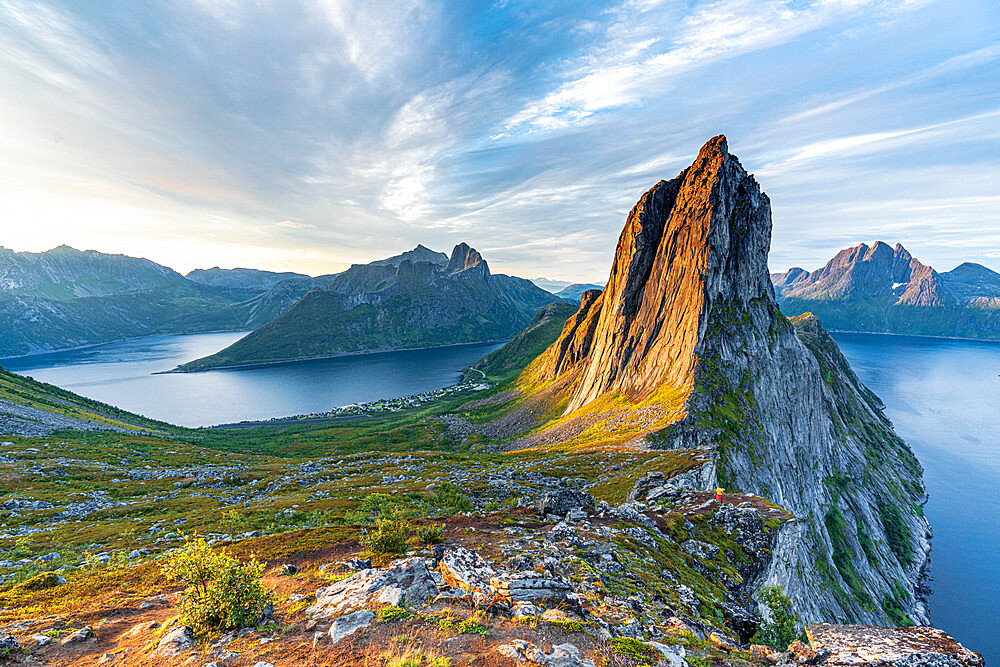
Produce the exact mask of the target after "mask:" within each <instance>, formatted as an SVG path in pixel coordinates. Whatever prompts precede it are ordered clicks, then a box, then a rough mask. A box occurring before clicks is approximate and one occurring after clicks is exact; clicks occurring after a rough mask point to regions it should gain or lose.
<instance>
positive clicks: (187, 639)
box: [154, 625, 194, 657]
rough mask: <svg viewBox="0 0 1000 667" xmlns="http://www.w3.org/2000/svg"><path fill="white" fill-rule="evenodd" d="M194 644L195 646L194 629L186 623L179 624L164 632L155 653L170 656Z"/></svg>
mask: <svg viewBox="0 0 1000 667" xmlns="http://www.w3.org/2000/svg"><path fill="white" fill-rule="evenodd" d="M192 646H194V631H193V630H192V629H191V628H189V627H188V626H186V625H177V626H174V627H172V628H170V629H169V630H167V631H166V632H165V633H163V636H162V637H160V641H159V642H157V644H156V651H155V652H154V653H155V654H156V655H158V656H163V657H170V656H175V655H177V654H178V653H182V652H184V651H186V650H188V649H190V648H191V647H192Z"/></svg>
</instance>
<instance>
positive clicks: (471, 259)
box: [444, 242, 489, 275]
mask: <svg viewBox="0 0 1000 667" xmlns="http://www.w3.org/2000/svg"><path fill="white" fill-rule="evenodd" d="M473 267H481V270H482V271H483V272H484V274H485V275H489V269H488V268H487V265H486V260H484V259H483V256H482V255H480V254H479V252H478V251H477V250H476V249H475V248H472V247H470V246H469V244H468V243H464V242H463V243H459V244H458V245H457V246H455V249H454V250H452V251H451V259H449V260H448V264H447V265H446V266H445V268H444V272H445V273H446V274H448V275H451V274H454V273H458V272H460V271H465V270H467V269H471V268H473Z"/></svg>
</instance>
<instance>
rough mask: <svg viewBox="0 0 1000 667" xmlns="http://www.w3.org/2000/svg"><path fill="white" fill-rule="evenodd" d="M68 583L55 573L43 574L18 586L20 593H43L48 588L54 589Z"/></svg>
mask: <svg viewBox="0 0 1000 667" xmlns="http://www.w3.org/2000/svg"><path fill="white" fill-rule="evenodd" d="M64 581H66V580H65V579H63V578H62V577H60V576H59V575H58V574H56V573H55V572H42V573H41V574H39V575H37V576H34V577H32V578H31V579H28V580H27V581H25V582H23V583H20V584H18V585H17V589H18V590H20V591H43V590H45V589H46V588H53V587H55V586H58V585H59V584H61V583H63V582H64Z"/></svg>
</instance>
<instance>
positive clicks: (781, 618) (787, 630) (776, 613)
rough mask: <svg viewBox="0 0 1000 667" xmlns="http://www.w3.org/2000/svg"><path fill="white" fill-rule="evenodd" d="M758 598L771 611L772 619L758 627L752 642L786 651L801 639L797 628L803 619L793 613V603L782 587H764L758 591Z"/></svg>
mask: <svg viewBox="0 0 1000 667" xmlns="http://www.w3.org/2000/svg"><path fill="white" fill-rule="evenodd" d="M757 597H758V598H759V599H760V601H761V602H762V603H763V604H764V606H766V607H767V608H768V609H769V610H770V612H771V614H770V616H771V619H770V620H769V621H764V622H762V623H761V624H760V626H758V628H757V632H756V634H754V636H753V639H751V641H752V642H753V643H754V644H764V645H766V646H770V647H771V648H773V649H776V650H778V651H784V650H785V649H787V648H788V645H789V644H791V643H792V642H793V641H794V640H795V639H797V638H798V637H799V633H798V631H797V629H796V628H797V626H798V624H799V623H801V622H802V619H801V618H799V615H798V614H796V613H794V612H792V601H791V600H789V599H788V596H787V595H785V593H784V591H782V590H781V586H764V587H763V588H761V589H760V590H759V591H757Z"/></svg>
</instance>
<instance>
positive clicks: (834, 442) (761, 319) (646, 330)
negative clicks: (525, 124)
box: [482, 136, 930, 625]
mask: <svg viewBox="0 0 1000 667" xmlns="http://www.w3.org/2000/svg"><path fill="white" fill-rule="evenodd" d="M770 238H771V206H770V201H769V199H768V197H767V196H766V195H765V194H764V193H762V192H761V190H760V187H759V185H758V184H757V182H756V181H755V180H754V178H753V177H752V176H751V175H749V174H748V173H747V172H746V171H745V170H744V168H743V167H742V166H741V165H740V162H739V160H738V159H737V158H736V157H735V156H733V155H731V154H730V153H729V151H728V146H727V142H726V139H725V137H722V136H719V137H715V138H714V139H712V140H711V141H709V142H708V143H707V144H705V146H704V147H703V148H702V149H701V152H700V153H699V155H698V158H697V159H696V160H695V162H694V163H693V164H692V165H691V166H690V167H688V168H687V169H685V170H684V171H683V172H681V173H680V175H678V176H677V177H676V178H674V179H673V180H670V181H660V182H659V183H657V184H656V185H655V186H653V188H651V189H650V190H649V191H648V192H646V193H645V194H644V195H643V196H642V198H641V199H640V200H639V202H638V203H637V204H636V205H635V207H634V208H633V209H632V211H631V213H630V214H629V216H628V220H627V222H626V225H625V228H624V230H623V231H622V234H621V237H620V238H619V241H618V247H617V250H616V253H615V258H614V263H613V266H612V270H611V276H610V278H609V280H608V283H607V286H606V287H605V289H604V290H603V292H598V291H596V290H595V291H590V292H586V293H584V294H583V298H582V303H581V306H580V309H579V311H578V312H577V313H576V314H575V315H573V316H572V317H570V319H569V320H568V321H567V322H566V324H565V326H564V328H563V331H562V333H561V334H560V336H559V338H558V339H557V340H556V341H555V342H554V343H553V344H552V345H551V346H550V347H549V348H548V349H547V350H546V351H545V352H544V353H543V354H542V355H541V356H539V357H538V358H537V359H535V361H534V362H532V364H531V365H530V366H528V368H527V369H525V371H524V372H523V373H522V375H521V376H520V378H519V380H518V388H519V391H520V394H519V396H518V397H517V398H516V399H515V400H514V403H513V407H512V409H511V411H510V412H508V414H506V415H504V416H503V417H500V418H499V419H498V420H496V421H495V422H494V423H492V424H487V425H486V426H484V427H482V430H483V431H484V432H486V433H487V434H491V435H497V434H500V433H503V432H505V428H506V433H508V434H511V435H512V436H513V437H514V439H513V440H512V441H510V443H509V444H508V445H507V446H508V448H516V449H521V448H526V447H549V446H559V447H588V446H592V445H593V443H595V442H600V443H602V444H601V445H600V446H604V447H607V446H609V445H608V443H609V442H612V441H611V440H609V438H612V437H617V438H619V441H618V443H619V444H620V445H627V446H646V447H653V448H660V449H667V450H672V451H676V452H677V456H678V458H677V460H678V461H689V463H688V464H686V465H685V467H686V469H687V472H685V473H684V474H683V475H682V476H680V477H677V478H675V479H676V480H677V481H681V480H683V481H684V482H685V483H689V484H693V485H695V486H696V487H697V488H711V487H714V486H715V485H716V484H720V485H722V486H723V487H725V488H726V489H727V490H728V491H736V490H739V491H742V492H744V493H746V492H749V493H753V494H757V495H759V496H763V497H764V498H767V499H768V500H769V501H771V502H773V503H775V504H777V505H779V506H781V507H782V508H783V509H785V510H787V511H788V512H790V513H791V514H792V515H794V517H795V518H793V519H792V520H790V521H788V522H786V523H784V524H783V525H782V526H781V527H780V529H779V534H778V535H777V537H776V543H775V547H774V549H773V552H772V557H771V558H770V561H769V563H768V565H767V566H766V567H765V568H764V569H763V571H761V572H760V573H759V574H758V575H757V579H756V580H755V581H753V582H746V583H747V585H749V586H751V587H753V588H756V587H757V586H759V585H763V584H772V583H773V584H780V585H781V586H782V587H783V589H784V591H785V593H786V594H788V595H789V597H790V598H791V599H792V601H793V604H794V607H795V610H796V611H797V612H798V613H799V614H801V616H802V618H803V620H804V621H807V622H808V621H822V620H825V621H830V620H834V619H837V620H840V621H851V622H864V623H875V624H890V625H898V624H900V623H902V622H904V621H905V622H915V623H918V624H920V623H926V622H927V620H928V612H927V606H926V603H925V602H924V600H923V599H922V597H921V593H920V591H921V582H922V580H923V577H924V571H925V567H926V565H927V562H928V555H929V550H930V544H929V536H930V529H929V525H928V523H927V521H926V520H925V519H924V517H923V515H922V511H921V505H922V504H923V503H924V502H925V492H924V487H923V483H922V479H921V476H922V469H921V467H920V464H919V463H918V462H917V460H916V458H915V457H914V455H913V453H912V452H911V451H910V449H909V448H908V447H907V445H906V444H905V443H904V442H903V441H902V440H901V439H900V438H899V437H898V436H897V435H896V434H895V433H894V431H893V428H892V425H891V423H890V422H889V421H888V419H887V418H886V417H885V416H884V415H883V413H882V407H883V406H882V404H881V402H880V400H879V399H878V397H877V396H875V395H874V394H873V393H872V392H871V391H869V390H868V389H867V388H866V387H865V386H864V385H863V384H862V383H861V382H860V381H859V380H858V378H857V376H856V375H855V374H854V373H853V372H852V371H851V369H850V367H849V365H848V363H847V361H846V360H845V359H844V357H843V356H842V355H841V353H840V351H839V349H838V348H837V345H836V344H835V343H834V341H833V339H832V338H831V337H830V336H829V335H828V334H827V333H826V331H824V329H823V327H822V326H821V324H820V322H819V320H818V319H817V318H816V317H814V316H812V315H803V316H801V317H797V318H794V319H792V320H789V319H787V318H786V317H785V316H783V315H782V314H781V312H780V311H779V309H778V303H777V301H776V300H775V293H774V288H773V286H772V284H771V280H770V276H769V273H768V269H767V255H768V250H769V246H770ZM553 415H555V417H554V418H553ZM516 425H520V427H519V431H520V433H519V434H515V433H512V432H513V431H517V430H518V428H514V427H515V426H516ZM588 434H590V435H588ZM595 434H596V435H595ZM598 438H599V439H600V440H598ZM685 457H686V458H685Z"/></svg>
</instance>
